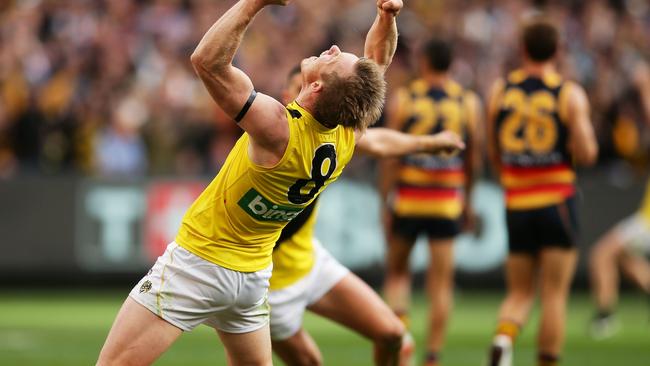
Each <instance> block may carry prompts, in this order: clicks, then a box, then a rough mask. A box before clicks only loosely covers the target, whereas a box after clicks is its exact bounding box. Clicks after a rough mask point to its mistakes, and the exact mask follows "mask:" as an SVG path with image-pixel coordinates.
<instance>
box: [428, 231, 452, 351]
mask: <svg viewBox="0 0 650 366" xmlns="http://www.w3.org/2000/svg"><path fill="white" fill-rule="evenodd" d="M429 251H430V254H431V260H430V262H429V269H428V271H427V292H428V297H429V304H430V305H429V306H430V308H429V338H428V343H427V350H428V351H429V352H434V353H436V352H439V351H440V350H441V349H442V346H443V344H444V339H445V330H446V328H447V319H448V318H449V309H450V308H451V304H452V296H453V294H452V291H453V281H454V251H453V239H444V240H431V241H430V245H429Z"/></svg>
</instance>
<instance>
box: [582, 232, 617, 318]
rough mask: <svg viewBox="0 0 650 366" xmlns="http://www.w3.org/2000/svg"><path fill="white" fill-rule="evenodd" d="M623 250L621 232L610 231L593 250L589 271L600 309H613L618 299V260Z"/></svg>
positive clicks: (594, 294) (602, 310) (595, 298)
mask: <svg viewBox="0 0 650 366" xmlns="http://www.w3.org/2000/svg"><path fill="white" fill-rule="evenodd" d="M622 252H623V242H622V240H621V236H620V234H619V232H618V231H617V230H616V229H614V230H611V231H610V232H608V233H607V234H606V235H605V236H604V237H603V238H601V239H600V240H599V241H598V243H597V244H596V245H595V246H594V248H593V249H592V251H591V256H590V258H589V271H590V276H591V285H592V291H593V294H592V295H593V297H594V301H596V307H597V309H598V311H601V312H604V311H607V312H609V311H612V310H613V309H614V307H616V303H617V301H618V284H619V275H618V262H619V258H620V256H621V254H622Z"/></svg>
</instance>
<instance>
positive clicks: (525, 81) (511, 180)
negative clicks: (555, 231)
mask: <svg viewBox="0 0 650 366" xmlns="http://www.w3.org/2000/svg"><path fill="white" fill-rule="evenodd" d="M569 85H570V84H569V83H566V82H564V81H563V80H562V77H561V76H560V75H558V74H556V73H549V74H547V75H546V76H545V77H544V78H537V77H533V76H530V75H528V74H526V73H525V72H524V71H523V70H517V71H514V72H512V73H511V74H510V75H509V76H508V78H507V80H506V83H505V87H504V89H503V91H502V94H501V97H500V98H499V99H498V103H499V105H498V106H497V116H496V121H495V131H496V139H497V141H496V143H497V144H498V148H499V153H500V160H501V183H502V185H503V187H504V188H505V195H506V207H507V208H508V209H510V210H529V209H536V208H542V207H547V206H551V205H554V204H558V203H560V202H563V201H565V200H566V199H567V198H569V197H571V196H573V195H574V193H575V185H574V182H575V172H574V170H573V164H572V158H571V156H570V154H569V151H568V148H567V141H568V138H569V130H568V126H567V118H566V115H567V105H566V104H567V102H566V99H567V98H566V96H565V91H566V90H567V89H568V87H569Z"/></svg>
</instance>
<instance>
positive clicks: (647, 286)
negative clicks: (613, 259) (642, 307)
mask: <svg viewBox="0 0 650 366" xmlns="http://www.w3.org/2000/svg"><path fill="white" fill-rule="evenodd" d="M620 263H621V269H622V270H623V273H624V274H625V277H627V278H628V279H629V280H631V281H632V282H633V283H634V284H635V285H636V286H638V287H639V288H640V289H641V290H642V291H643V292H645V293H646V294H650V264H649V263H648V261H646V259H645V258H642V257H640V256H637V255H634V254H632V253H629V252H627V251H623V253H622V254H621V256H620Z"/></svg>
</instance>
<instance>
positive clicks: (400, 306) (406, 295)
mask: <svg viewBox="0 0 650 366" xmlns="http://www.w3.org/2000/svg"><path fill="white" fill-rule="evenodd" d="M413 242H414V239H407V238H404V237H402V236H401V235H397V234H395V233H393V234H391V235H390V236H389V240H388V250H387V253H386V279H385V281H384V297H385V298H386V302H387V303H388V306H390V308H391V309H393V311H395V313H397V314H398V315H400V316H402V315H403V316H406V313H407V312H408V310H409V307H410V304H411V271H410V269H409V255H410V254H411V249H412V248H413ZM405 325H406V326H408V324H405Z"/></svg>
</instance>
